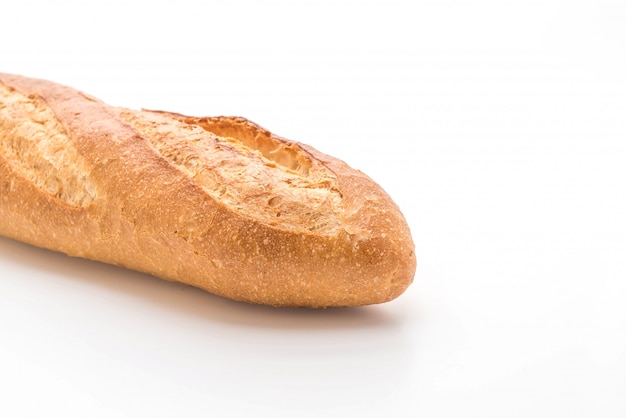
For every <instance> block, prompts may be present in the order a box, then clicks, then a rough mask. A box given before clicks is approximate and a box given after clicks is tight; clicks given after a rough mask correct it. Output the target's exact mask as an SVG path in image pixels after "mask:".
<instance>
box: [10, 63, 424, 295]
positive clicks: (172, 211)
mask: <svg viewBox="0 0 626 418" xmlns="http://www.w3.org/2000/svg"><path fill="white" fill-rule="evenodd" d="M0 234H1V235H5V236H8V237H11V238H13V239H17V240H20V241H24V242H27V243H30V244H32V245H36V246H40V247H44V248H49V249H52V250H55V251H62V252H64V253H66V254H69V255H71V256H77V257H84V258H88V259H92V260H99V261H103V262H106V263H111V264H116V265H120V266H124V267H127V268H131V269H134V270H139V271H143V272H147V273H150V274H153V275H155V276H158V277H161V278H163V279H166V280H173V281H178V282H183V283H187V284H190V285H193V286H197V287H200V288H202V289H205V290H207V291H209V292H211V293H214V294H217V295H221V296H224V297H228V298H231V299H235V300H240V301H246V302H251V303H260V304H267V305H273V306H307V307H327V306H356V305H366V304H373V303H381V302H385V301H389V300H391V299H394V298H395V297H397V296H398V295H400V294H401V293H402V292H403V291H404V290H405V289H406V288H407V286H408V285H409V284H410V283H411V281H412V280H413V275H414V272H415V256H414V252H413V250H414V246H413V242H412V240H411V235H410V232H409V228H408V226H407V224H406V221H405V219H404V218H403V216H402V214H401V213H400V210H399V209H398V207H397V206H396V205H395V204H394V203H393V201H392V200H391V199H390V198H389V196H388V195H387V194H386V193H385V192H384V191H383V190H382V189H381V188H380V187H379V186H378V185H377V184H376V183H374V182H373V181H372V180H371V179H369V178H368V177H367V176H365V175H364V174H363V173H361V172H359V171H357V170H354V169H352V168H350V167H349V166H348V165H346V164H345V163H344V162H342V161H340V160H338V159H335V158H333V157H329V156H327V155H324V154H322V153H320V152H318V151H316V150H315V149H313V148H311V147H309V146H307V145H303V144H300V143H296V142H292V141H288V140H285V139H283V138H280V137H277V136H275V135H273V134H271V133H270V132H268V131H267V130H265V129H263V128H261V127H259V126H257V125H255V124H253V123H251V122H249V121H247V120H246V119H243V118H239V117H205V118H195V117H188V116H183V115H179V114H175V113H168V112H160V111H147V110H143V111H134V110H129V109H123V108H119V107H113V106H108V105H106V104H104V103H103V102H101V101H100V100H97V99H95V98H93V97H90V96H88V95H86V94H84V93H81V92H79V91H77V90H74V89H72V88H69V87H65V86H62V85H58V84H55V83H52V82H48V81H43V80H36V79H29V78H25V77H20V76H15V75H8V74H0Z"/></svg>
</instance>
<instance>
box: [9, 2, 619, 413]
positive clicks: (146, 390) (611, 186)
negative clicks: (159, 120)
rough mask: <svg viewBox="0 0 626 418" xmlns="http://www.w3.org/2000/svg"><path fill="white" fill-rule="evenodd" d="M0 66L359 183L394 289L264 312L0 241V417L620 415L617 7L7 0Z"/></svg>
mask: <svg viewBox="0 0 626 418" xmlns="http://www.w3.org/2000/svg"><path fill="white" fill-rule="evenodd" d="M0 18H1V20H2V24H1V25H0V40H1V41H0V71H2V72H9V73H17V74H22V75H27V76H31V77H40V78H46V79H50V80H54V81H57V82H61V83H64V84H69V85H71V86H74V87H77V88H79V89H81V90H83V91H86V92H88V93H90V94H92V95H94V96H96V97H99V98H101V99H103V100H105V101H107V102H109V103H111V104H115V105H120V106H126V107H131V108H141V107H144V108H150V109H165V110H171V111H176V112H180V113H187V114H193V115H241V116H245V117H247V118H249V119H251V120H253V121H256V122H257V123H260V124H261V125H262V126H264V127H266V128H268V129H270V130H272V131H274V132H276V133H278V134H279V135H282V136H285V137H287V138H291V139H295V140H298V141H301V142H305V143H308V144H311V145H313V146H314V147H316V148H318V149H319V150H321V151H323V152H326V153H328V154H331V155H334V156H337V157H339V158H341V159H343V160H345V161H347V162H348V163H349V164H351V165H352V166H353V167H355V168H358V169H360V170H362V171H364V172H366V173H367V174H369V175H370V176H371V177H373V178H374V179H375V180H376V181H377V182H379V183H380V184H381V185H382V186H383V187H384V188H385V189H386V190H387V191H388V192H389V194H390V195H391V196H392V197H393V198H394V199H395V201H396V202H397V203H398V205H399V206H400V207H401V209H402V210H403V212H404V213H405V215H406V218H407V220H408V222H409V224H410V226H411V229H412V233H413V236H414V240H415V244H416V253H417V256H418V263H419V265H418V269H417V274H416V277H415V282H414V284H413V285H412V286H411V287H410V289H409V290H408V291H407V292H406V293H405V294H404V295H402V296H401V297H400V298H399V299H397V300H396V301H393V302H391V303H388V304H385V305H380V306H372V307H366V308H359V309H342V310H321V311H310V310H290V309H271V308H265V307H257V306H249V305H245V304H239V303H234V302H229V301H226V300H223V299H220V298H218V297H214V296H212V295H209V294H206V293H204V292H202V291H199V290H195V289H192V288H188V287H184V286H181V285H175V284H171V283H166V282H163V281H160V280H157V279H154V278H152V277H149V276H146V275H143V274H139V273H134V272H130V271H125V270H123V269H119V268H116V267H112V266H106V265H102V264H99V263H95V262H90V261H85V260H79V259H70V258H68V257H66V256H64V255H60V254H55V253H52V252H48V251H44V250H40V249H36V248H32V247H29V246H26V245H23V244H20V243H17V242H14V241H10V240H7V239H5V238H0V416H2V417H30V416H33V417H35V416H36V417H41V416H53V415H59V416H63V417H176V416H181V417H182V416H185V417H196V416H215V417H222V416H224V417H229V416H267V417H280V416H285V417H308V416H361V417H367V416H376V417H378V416H395V417H405V416H406V417H408V416H413V417H529V416H533V417H624V416H626V400H625V398H626V267H625V258H626V221H625V213H626V168H625V162H626V4H625V3H624V2H623V1H616V2H609V1H550V0H542V1H526V2H521V1H520V2H512V1H476V2H469V1H468V2H465V1H431V2H414V1H411V2H409V1H407V2H398V1H396V2H394V1H377V2H372V1H361V2H356V1H355V2H349V1H310V2H292V1H272V2H253V1H232V2H220V3H217V4H216V3H215V2H210V1H206V2H192V1H181V0H176V1H169V2H164V1H150V2H148V1H146V2H143V3H142V2H137V1H126V0H124V1H115V0H110V1H101V2H86V1H74V2H70V1H58V2H51V1H46V2H44V1H41V2H37V1H19V2H18V1H10V2H3V3H2V7H1V10H0Z"/></svg>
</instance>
